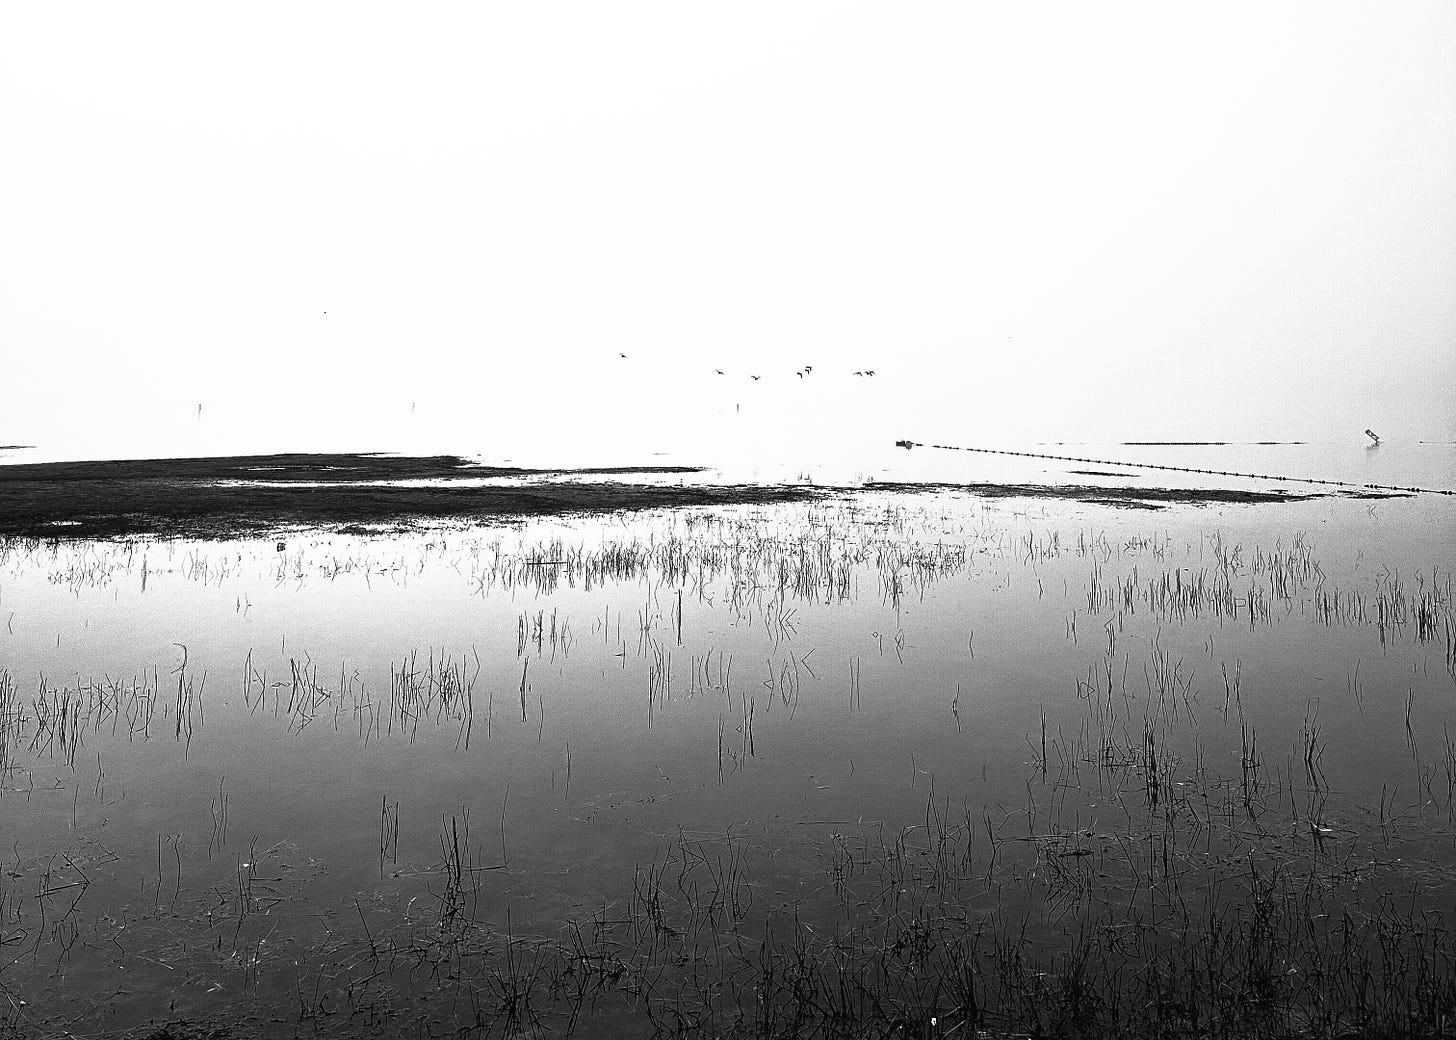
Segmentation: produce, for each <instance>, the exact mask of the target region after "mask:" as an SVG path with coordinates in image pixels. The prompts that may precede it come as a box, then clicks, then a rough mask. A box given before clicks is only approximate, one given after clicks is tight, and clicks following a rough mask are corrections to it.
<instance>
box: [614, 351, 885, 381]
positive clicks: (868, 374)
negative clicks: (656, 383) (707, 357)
mask: <svg viewBox="0 0 1456 1040" xmlns="http://www.w3.org/2000/svg"><path fill="white" fill-rule="evenodd" d="M617 357H619V358H621V359H622V360H624V361H629V360H631V359H630V358H629V357H628V356H627V355H626V354H623V353H622V352H621V351H618V352H617ZM713 371H714V373H716V374H717V375H720V376H726V375H729V374H730V373H728V372H725V371H723V369H721V368H715V369H713ZM813 374H814V366H813V365H805V366H804V367H803V368H800V369H797V370H796V371H795V372H794V375H796V376H798V377H799V378H800V379H803V378H804V377H805V376H811V375H813ZM853 374H854V375H856V376H862V377H864V378H867V379H872V378H874V374H875V370H874V369H872V368H864V369H857V370H855V372H854V373H853ZM748 378H749V379H752V380H753V381H754V382H758V381H759V380H760V379H762V378H763V376H761V375H759V374H757V373H755V372H749V373H748Z"/></svg>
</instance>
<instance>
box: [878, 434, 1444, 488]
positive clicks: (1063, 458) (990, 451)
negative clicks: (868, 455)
mask: <svg viewBox="0 0 1456 1040" xmlns="http://www.w3.org/2000/svg"><path fill="white" fill-rule="evenodd" d="M895 444H896V445H897V446H898V447H901V448H905V449H907V450H908V449H910V448H939V449H940V450H941V451H973V452H976V453H978V454H981V455H1013V456H1015V457H1017V458H1022V459H1052V460H1054V461H1057V462H1087V463H1092V464H1094V465H1098V466H1128V467H1132V468H1135V469H1159V470H1168V471H1171V472H1175V473H1203V474H1207V475H1209V476H1215V477H1247V478H1249V479H1251V480H1279V481H1286V482H1293V483H1297V484H1322V485H1324V486H1326V487H1343V488H1358V489H1360V490H1369V491H1401V492H1405V493H1407V494H1412V495H1456V491H1448V490H1446V489H1444V488H1423V487H1400V486H1399V485H1396V484H1359V483H1355V482H1352V481H1348V480H1319V479H1318V478H1315V477H1284V476H1279V475H1277V474H1272V473H1235V472H1232V471H1230V470H1224V469H1195V468H1193V467H1191V466H1161V465H1158V464H1157V463H1153V462H1118V461H1116V460H1115V459H1087V458H1081V457H1079V456H1076V455H1047V454H1043V453H1041V452H1035V451H1006V450H1004V449H1000V448H967V447H963V446H961V445H955V444H925V443H922V442H920V441H910V440H903V441H896V442H895Z"/></svg>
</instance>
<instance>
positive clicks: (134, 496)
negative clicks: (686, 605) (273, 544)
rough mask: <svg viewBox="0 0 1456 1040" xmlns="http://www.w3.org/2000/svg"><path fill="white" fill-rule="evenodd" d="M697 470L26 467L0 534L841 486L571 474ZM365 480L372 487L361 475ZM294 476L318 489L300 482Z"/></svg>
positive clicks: (406, 461) (174, 529) (248, 527)
mask: <svg viewBox="0 0 1456 1040" xmlns="http://www.w3.org/2000/svg"><path fill="white" fill-rule="evenodd" d="M695 472H699V470H697V469H695V468H691V467H665V466H656V467H614V468H609V469H588V470H565V469H556V470H551V469H525V468H512V467H486V466H477V465H474V464H471V463H469V462H468V461H466V460H464V459H460V458H458V457H455V456H450V455H440V456H431V457H425V458H409V457H402V456H389V455H303V454H291V455H255V456H235V457H231V458H216V459H157V460H141V461H126V462H121V461H118V462H56V463H31V464H22V465H13V466H0V536H8V537H30V538H65V539H75V538H115V537H193V538H231V537H246V536H251V535H259V534H263V533H266V532H269V531H274V530H277V529H279V528H286V527H320V528H328V529H336V530H344V531H364V530H370V529H378V528H380V527H385V528H399V527H405V526H408V525H410V524H413V523H417V522H431V521H446V520H454V521H462V522H471V521H482V520H491V519H502V518H509V517H528V516H552V515H560V514H565V513H601V512H617V511H622V510H637V509H660V508H671V507H679V506H704V505H706V506H713V505H739V504H746V503H774V502H794V501H806V500H811V499H818V498H823V497H826V496H829V495H834V494H842V493H846V492H848V491H849V490H851V489H848V488H834V487H815V486H808V485H752V484H736V485H711V484H677V485H660V484H657V485H654V484H646V483H631V482H627V481H621V480H611V479H597V480H591V479H582V478H589V477H612V476H629V475H632V474H664V473H684V474H686V473H695ZM478 476H487V477H522V478H527V477H548V478H549V477H570V478H571V479H569V480H547V481H541V482H530V481H523V482H522V483H519V484H505V485H495V486H468V485H464V484H460V483H456V484H453V485H452V484H450V483H449V482H448V480H449V478H461V477H478ZM404 478H444V479H445V481H446V482H445V483H442V484H439V485H432V486H426V487H400V486H398V485H391V484H388V483H381V482H382V481H390V480H399V479H404ZM370 481H373V482H374V483H367V482H370ZM233 482H236V483H233ZM303 482H308V483H310V484H317V483H326V484H327V485H328V486H326V487H317V486H306V485H305V484H304V483H303ZM290 484H297V485H298V486H293V487H290V486H288V485H290ZM279 485H281V486H279ZM873 489H874V490H876V491H889V492H898V493H905V494H914V493H917V492H935V491H960V492H968V493H970V494H973V495H980V496H983V497H988V498H1060V499H1070V500H1075V501H1082V502H1091V503H1099V504H1103V505H1114V506H1122V507H1126V508H1142V509H1157V508H1161V507H1163V506H1166V505H1169V504H1173V503H1192V504H1207V503H1215V502H1234V503H1260V502H1291V501H1299V500H1302V499H1308V498H1312V497H1316V495H1315V494H1299V493H1291V492H1281V491H1235V490H1228V489H1220V488H1148V487H1097V486H1091V485H1067V486H1048V485H1039V484H944V483H913V484H912V483H877V484H875V485H874V486H873Z"/></svg>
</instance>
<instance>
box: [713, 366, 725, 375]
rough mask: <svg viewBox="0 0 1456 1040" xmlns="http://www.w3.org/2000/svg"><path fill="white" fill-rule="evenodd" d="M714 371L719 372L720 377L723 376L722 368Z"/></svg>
mask: <svg viewBox="0 0 1456 1040" xmlns="http://www.w3.org/2000/svg"><path fill="white" fill-rule="evenodd" d="M713 371H714V372H717V373H718V374H719V375H720V376H721V375H722V374H723V370H722V369H721V368H715V369H713Z"/></svg>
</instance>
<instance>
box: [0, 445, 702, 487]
mask: <svg viewBox="0 0 1456 1040" xmlns="http://www.w3.org/2000/svg"><path fill="white" fill-rule="evenodd" d="M697 472H700V469H699V468H698V467H695V466H612V467H607V468H604V469H575V470H561V469H525V468H522V467H519V466H482V465H477V464H476V463H473V462H470V461H469V460H467V459H463V458H461V457H460V456H458V455H421V456H410V455H386V454H372V453H366V454H333V455H325V454H305V453H298V452H294V453H290V454H283V455H230V456H226V457H221V458H186V459H126V460H113V461H104V462H91V461H87V462H25V463H17V464H15V465H9V466H0V483H5V482H8V481H17V480H118V479H123V480H151V479H160V480H279V481H281V480H306V481H309V482H318V481H354V480H430V479H442V478H443V479H448V478H452V477H529V476H543V475H558V474H563V473H580V474H593V473H601V474H624V473H697Z"/></svg>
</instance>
